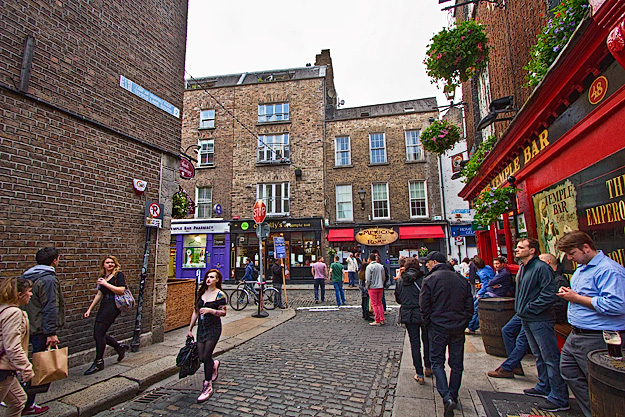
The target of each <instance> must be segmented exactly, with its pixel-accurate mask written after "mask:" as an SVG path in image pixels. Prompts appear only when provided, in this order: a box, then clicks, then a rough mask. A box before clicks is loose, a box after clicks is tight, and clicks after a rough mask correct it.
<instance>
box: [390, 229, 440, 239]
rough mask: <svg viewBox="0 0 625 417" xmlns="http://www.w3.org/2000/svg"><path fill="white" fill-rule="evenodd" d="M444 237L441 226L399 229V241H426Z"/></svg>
mask: <svg viewBox="0 0 625 417" xmlns="http://www.w3.org/2000/svg"><path fill="white" fill-rule="evenodd" d="M441 237H445V232H443V228H442V227H441V226H405V227H400V228H399V238H400V239H427V238H441Z"/></svg>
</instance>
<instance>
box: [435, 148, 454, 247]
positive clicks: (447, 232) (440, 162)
mask: <svg viewBox="0 0 625 417" xmlns="http://www.w3.org/2000/svg"><path fill="white" fill-rule="evenodd" d="M438 173H439V177H440V182H441V200H442V203H443V221H444V222H445V253H448V254H450V255H451V250H450V249H449V236H450V233H451V232H450V228H449V221H448V220H447V208H446V206H445V181H444V180H443V157H442V156H441V155H439V156H438Z"/></svg>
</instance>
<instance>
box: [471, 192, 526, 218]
mask: <svg viewBox="0 0 625 417" xmlns="http://www.w3.org/2000/svg"><path fill="white" fill-rule="evenodd" d="M517 191H519V189H518V188H514V187H510V186H507V187H499V188H489V187H487V188H485V189H484V190H483V191H482V192H481V193H480V194H479V195H478V196H477V197H476V198H475V200H473V208H474V209H475V216H473V220H474V221H475V222H476V223H477V224H479V225H480V226H482V227H486V226H488V225H491V224H493V223H495V222H496V221H497V219H498V218H499V216H501V215H502V214H504V213H505V212H506V211H508V210H510V208H509V207H510V197H511V196H512V195H513V194H516V192H517Z"/></svg>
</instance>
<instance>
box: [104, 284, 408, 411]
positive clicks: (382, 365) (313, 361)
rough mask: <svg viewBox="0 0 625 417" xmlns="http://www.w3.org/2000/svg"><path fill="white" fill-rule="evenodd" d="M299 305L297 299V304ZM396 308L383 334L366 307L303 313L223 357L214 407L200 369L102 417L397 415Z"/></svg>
mask: <svg viewBox="0 0 625 417" xmlns="http://www.w3.org/2000/svg"><path fill="white" fill-rule="evenodd" d="M350 292H351V293H354V295H355V294H356V292H355V291H350ZM388 295H389V294H388V293H387V296H388ZM303 298H304V295H303V294H302V300H301V301H302V304H306V303H304V302H303ZM309 298H311V299H312V295H310V297H309ZM298 299H299V297H298V294H295V293H294V298H293V301H294V303H295V304H300V302H298V301H297V300H298ZM330 300H332V302H333V300H334V294H333V292H332V293H330V294H326V303H325V304H329V305H332V303H330ZM313 303H314V301H313ZM348 304H352V305H353V304H354V303H351V302H349V301H348ZM248 308H249V307H248ZM393 310H394V311H392V312H390V313H389V315H388V318H387V323H388V324H387V325H386V326H383V327H375V328H374V327H371V326H369V325H368V324H367V322H365V321H364V320H362V318H361V312H360V309H349V308H346V309H340V311H324V312H315V311H305V310H301V311H298V313H297V316H296V317H295V318H294V319H292V320H290V321H288V322H286V323H284V324H282V325H280V326H278V327H276V328H275V329H273V330H271V331H268V332H267V333H264V334H262V335H260V336H258V337H257V338H255V339H253V340H251V341H250V342H248V343H245V344H244V345H242V346H240V347H238V348H236V349H233V350H231V351H229V352H227V353H225V354H223V355H221V356H219V360H220V361H221V368H220V375H219V380H218V381H217V383H216V384H215V385H214V388H215V394H214V395H213V397H212V398H211V399H210V400H209V401H208V402H206V403H204V404H196V398H197V396H198V395H199V391H200V387H201V384H202V380H203V373H202V369H200V370H199V371H198V372H197V373H196V374H195V375H194V376H193V377H188V378H185V379H183V380H180V381H175V382H173V383H170V384H169V385H167V386H164V387H161V388H158V389H156V390H153V391H148V392H145V393H144V394H143V395H142V396H141V397H138V398H136V399H134V400H132V401H129V402H126V403H123V404H120V405H119V406H117V407H115V408H114V409H112V410H108V411H106V412H103V413H100V414H98V416H101V417H104V416H118V415H120V414H121V413H123V414H124V415H128V416H141V417H150V416H168V415H171V416H175V415H185V416H186V415H189V416H190V415H193V416H211V417H219V416H223V417H226V416H232V417H234V416H236V417H245V416H267V417H271V416H276V417H277V416H331V415H340V416H345V417H350V416H351V417H358V416H385V417H389V416H390V415H391V411H392V407H393V402H394V398H395V388H396V384H397V375H398V371H399V362H400V359H401V352H402V346H403V341H404V328H403V327H398V326H396V325H395V324H396V319H397V310H395V309H393Z"/></svg>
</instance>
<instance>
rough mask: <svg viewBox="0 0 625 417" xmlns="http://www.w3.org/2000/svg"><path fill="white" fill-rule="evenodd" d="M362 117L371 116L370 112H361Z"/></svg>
mask: <svg viewBox="0 0 625 417" xmlns="http://www.w3.org/2000/svg"><path fill="white" fill-rule="evenodd" d="M360 117H369V112H368V111H363V112H362V113H360Z"/></svg>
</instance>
